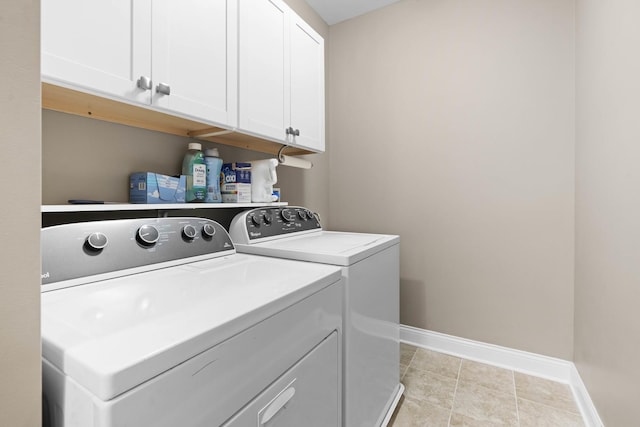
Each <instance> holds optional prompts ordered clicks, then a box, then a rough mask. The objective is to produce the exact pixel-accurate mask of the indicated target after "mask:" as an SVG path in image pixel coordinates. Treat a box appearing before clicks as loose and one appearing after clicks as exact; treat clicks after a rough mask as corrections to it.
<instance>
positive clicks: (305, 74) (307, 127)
mask: <svg viewBox="0 0 640 427" xmlns="http://www.w3.org/2000/svg"><path fill="white" fill-rule="evenodd" d="M290 57H291V94H290V97H291V98H290V99H291V121H290V123H291V127H292V128H293V129H294V132H295V133H294V135H293V138H295V145H297V146H301V147H306V148H309V149H311V150H314V151H324V40H323V39H322V37H320V36H319V35H318V34H317V33H316V32H315V31H313V30H312V29H311V27H309V25H307V24H306V23H305V22H304V21H303V20H302V19H300V18H299V17H298V16H297V15H293V16H292V22H291V55H290Z"/></svg>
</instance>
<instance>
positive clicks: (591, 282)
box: [575, 0, 640, 426]
mask: <svg viewBox="0 0 640 427" xmlns="http://www.w3.org/2000/svg"><path fill="white" fill-rule="evenodd" d="M576 4H577V36H576V37H577V45H576V46H577V49H576V58H577V62H576V70H577V108H576V172H577V173H576V292H575V312H576V316H575V363H576V365H577V367H578V370H579V372H580V375H581V377H582V379H583V381H584V382H585V384H586V386H587V388H588V390H589V394H590V395H591V398H592V399H593V400H594V402H595V404H596V407H597V409H598V411H599V413H600V416H601V417H602V419H603V421H604V423H605V425H607V426H632V425H638V419H640V406H638V402H640V387H639V385H640V365H639V364H638V354H640V341H639V340H638V337H640V315H639V314H638V313H639V310H638V301H640V250H639V248H640V246H639V244H640V190H639V188H640V167H639V166H638V165H639V163H640V143H639V142H640V121H639V120H638V112H639V111H640V105H639V100H640V80H639V76H640V56H639V54H638V46H640V31H638V28H639V27H638V19H637V17H638V16H640V3H638V2H637V1H631V0H610V1H604V2H603V1H596V0H578V1H577V2H576Z"/></svg>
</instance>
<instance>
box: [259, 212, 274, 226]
mask: <svg viewBox="0 0 640 427" xmlns="http://www.w3.org/2000/svg"><path fill="white" fill-rule="evenodd" d="M262 220H263V221H264V223H265V224H267V225H269V224H271V222H272V221H273V217H272V216H271V214H270V213H268V212H267V213H265V214H263V215H262Z"/></svg>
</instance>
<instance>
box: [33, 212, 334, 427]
mask: <svg viewBox="0 0 640 427" xmlns="http://www.w3.org/2000/svg"><path fill="white" fill-rule="evenodd" d="M41 236H42V251H43V252H42V259H43V264H42V266H43V270H42V290H43V293H42V364H43V391H44V395H45V397H46V402H47V404H46V405H44V406H45V408H47V410H46V412H47V415H49V417H48V418H47V422H46V423H45V424H44V425H50V426H53V427H140V426H154V427H162V426H164V427H176V426H181V427H205V426H206V427H211V426H221V425H224V426H225V427H238V426H241V427H242V426H249V425H251V426H256V425H257V426H262V425H269V426H276V425H277V426H288V427H299V426H302V425H304V426H315V427H327V426H339V425H340V423H341V381H342V380H341V360H340V358H341V352H342V349H341V345H342V344H341V342H342V335H341V334H342V292H343V290H342V286H343V285H342V282H343V281H342V278H341V273H340V269H339V268H337V267H331V266H326V265H325V266H322V265H320V264H310V263H303V262H295V261H287V260H277V259H273V258H265V257H257V256H251V255H245V254H236V253H235V249H234V247H233V244H232V242H231V240H230V238H229V235H228V234H227V232H226V231H225V230H224V228H222V226H220V225H219V224H218V223H216V222H214V221H211V220H208V219H203V218H158V219H127V220H109V221H95V222H86V223H76V224H67V225H60V226H53V227H48V228H44V229H42V233H41ZM247 419H251V420H253V421H252V422H251V423H248V422H247V421H246V420H247Z"/></svg>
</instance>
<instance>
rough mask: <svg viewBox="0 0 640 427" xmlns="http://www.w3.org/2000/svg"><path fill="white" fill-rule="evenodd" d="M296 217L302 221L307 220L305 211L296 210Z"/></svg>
mask: <svg viewBox="0 0 640 427" xmlns="http://www.w3.org/2000/svg"><path fill="white" fill-rule="evenodd" d="M298 218H300V219H301V220H303V221H306V220H307V213H306V212H305V211H298Z"/></svg>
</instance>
